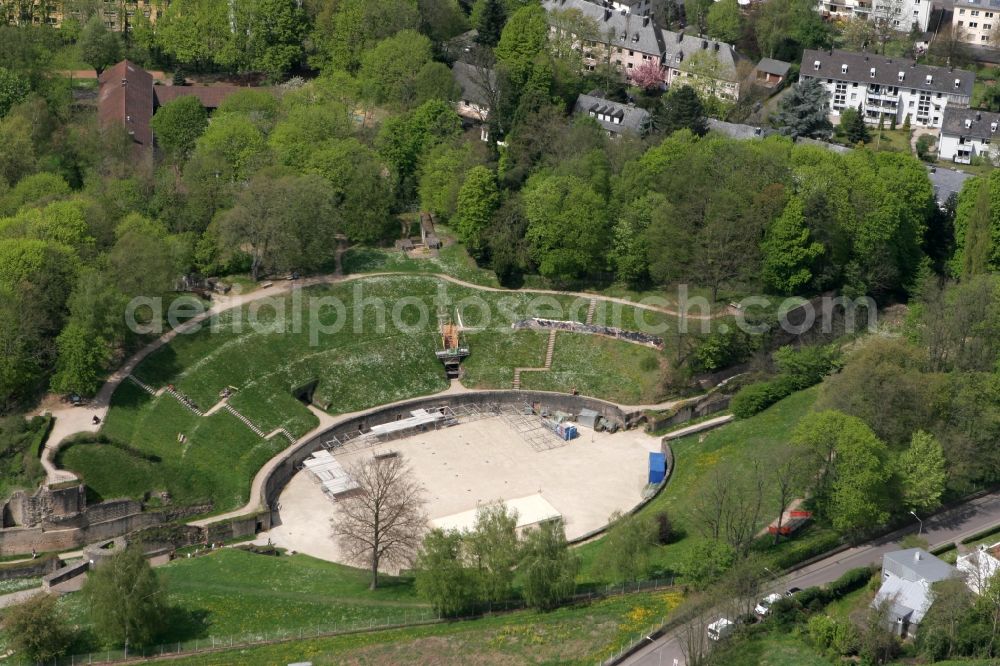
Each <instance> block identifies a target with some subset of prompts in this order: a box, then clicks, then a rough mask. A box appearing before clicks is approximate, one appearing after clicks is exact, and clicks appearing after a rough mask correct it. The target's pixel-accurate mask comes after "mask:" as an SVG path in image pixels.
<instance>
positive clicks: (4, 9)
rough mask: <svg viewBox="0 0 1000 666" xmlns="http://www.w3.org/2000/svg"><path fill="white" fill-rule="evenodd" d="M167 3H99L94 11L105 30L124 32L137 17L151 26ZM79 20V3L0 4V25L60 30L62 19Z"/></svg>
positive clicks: (28, 0) (33, 0) (15, 0)
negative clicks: (2, 23) (147, 20)
mask: <svg viewBox="0 0 1000 666" xmlns="http://www.w3.org/2000/svg"><path fill="white" fill-rule="evenodd" d="M169 2H170V0H101V2H98V3H97V11H98V14H99V15H100V17H101V20H102V21H104V25H106V26H107V27H108V29H109V30H115V31H123V30H127V29H128V28H129V26H130V25H131V24H132V23H133V21H134V20H135V18H136V17H137V16H140V15H141V16H144V17H146V18H147V19H149V20H150V21H151V22H153V23H155V22H156V19H158V18H160V16H162V15H163V11H164V10H165V9H166V8H167V5H168V4H169ZM68 17H73V18H77V19H79V20H81V21H82V20H83V14H82V12H81V9H80V6H79V3H74V2H72V0H69V1H63V0H0V21H2V22H5V23H9V24H12V25H51V26H53V27H56V28H58V27H60V26H61V25H62V22H63V19H65V18H68Z"/></svg>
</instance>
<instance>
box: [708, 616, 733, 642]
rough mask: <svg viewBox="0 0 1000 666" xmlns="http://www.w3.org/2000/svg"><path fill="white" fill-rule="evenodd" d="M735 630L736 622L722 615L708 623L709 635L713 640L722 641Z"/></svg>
mask: <svg viewBox="0 0 1000 666" xmlns="http://www.w3.org/2000/svg"><path fill="white" fill-rule="evenodd" d="M734 631H736V623H735V622H733V621H732V620H730V619H728V618H724V617H720V618H719V619H718V620H716V621H715V622H713V623H712V624H710V625H708V637H709V638H711V639H712V640H713V641H721V640H722V639H723V638H725V637H727V636H728V635H729V634H731V633H733V632H734Z"/></svg>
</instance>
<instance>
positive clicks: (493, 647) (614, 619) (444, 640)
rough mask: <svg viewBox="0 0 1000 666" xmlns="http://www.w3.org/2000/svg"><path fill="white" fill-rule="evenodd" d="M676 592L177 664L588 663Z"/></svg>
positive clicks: (642, 624) (645, 622) (661, 609)
mask: <svg viewBox="0 0 1000 666" xmlns="http://www.w3.org/2000/svg"><path fill="white" fill-rule="evenodd" d="M677 600H678V598H677V595H668V594H663V593H654V594H638V595H631V596H628V597H618V598H614V599H608V600H604V601H600V602H597V603H594V604H590V605H587V606H580V607H576V608H564V609H559V610H556V611H553V612H551V613H536V612H533V611H523V612H518V613H511V614H508V615H502V616H496V617H491V618H485V619H481V620H476V621H472V622H460V623H453V624H443V625H433V626H428V627H418V628H412V629H401V630H394V631H383V632H376V633H370V634H356V635H349V636H340V637H335V638H324V639H312V640H304V641H296V642H291V643H284V644H279V645H272V646H265V647H259V648H251V649H245V650H233V651H229V652H225V653H219V654H213V655H206V656H203V657H192V658H188V659H181V660H177V661H174V662H172V663H177V664H233V663H239V664H247V665H254V664H261V665H263V664H268V665H270V664H285V663H291V662H294V661H303V660H308V661H311V662H312V663H314V664H317V665H319V664H345V663H365V664H388V663H406V664H441V663H475V664H512V663H517V664H524V663H536V664H556V663H558V664H593V663H596V662H599V661H600V660H601V659H603V658H605V657H607V656H608V655H610V654H611V653H612V652H613V651H615V650H616V649H617V648H618V647H619V646H620V645H622V644H624V643H626V642H627V641H628V640H629V639H631V638H633V637H634V636H635V635H636V634H637V633H638V632H640V631H642V630H644V629H647V628H648V627H649V626H650V625H651V624H652V623H653V622H654V621H655V620H656V619H657V618H660V617H662V616H663V615H665V614H666V613H667V612H668V611H669V610H670V609H672V608H673V607H674V606H675V605H676V603H677Z"/></svg>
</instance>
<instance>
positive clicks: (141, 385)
mask: <svg viewBox="0 0 1000 666" xmlns="http://www.w3.org/2000/svg"><path fill="white" fill-rule="evenodd" d="M128 378H129V381H131V382H132V383H133V384H135V385H136V386H138V387H139V388H141V389H142V390H143V391H145V392H146V393H148V394H149V395H156V389H154V388H153V387H152V386H150V385H149V384H147V383H145V382H144V381H142V380H141V379H139V378H138V377H136V376H135V375H129V376H128Z"/></svg>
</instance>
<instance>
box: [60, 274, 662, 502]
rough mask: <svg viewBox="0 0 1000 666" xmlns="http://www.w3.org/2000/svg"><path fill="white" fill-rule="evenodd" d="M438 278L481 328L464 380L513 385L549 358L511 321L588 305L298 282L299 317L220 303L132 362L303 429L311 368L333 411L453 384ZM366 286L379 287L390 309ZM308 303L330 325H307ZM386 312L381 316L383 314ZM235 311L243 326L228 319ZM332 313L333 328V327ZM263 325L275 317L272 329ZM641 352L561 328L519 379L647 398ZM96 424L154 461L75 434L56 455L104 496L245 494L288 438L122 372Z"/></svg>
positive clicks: (537, 340) (417, 280)
mask: <svg viewBox="0 0 1000 666" xmlns="http://www.w3.org/2000/svg"><path fill="white" fill-rule="evenodd" d="M441 288H444V289H445V292H446V295H447V298H448V299H449V300H450V301H451V302H452V303H462V304H463V311H464V314H463V322H464V323H465V324H466V325H467V326H477V327H482V329H483V330H481V331H479V332H475V333H470V334H469V336H468V340H469V343H470V346H471V348H472V356H471V357H470V358H469V359H468V361H467V366H466V370H467V374H466V379H467V385H469V386H474V387H501V388H507V387H509V386H510V381H511V379H512V378H513V368H514V367H516V366H519V365H541V364H542V362H543V361H544V352H545V340H546V336H545V334H538V333H532V332H517V333H513V332H512V331H511V329H510V324H511V322H513V321H516V320H518V319H522V318H525V317H528V316H543V317H559V318H563V317H570V316H573V317H576V318H583V317H585V316H586V305H587V301H586V300H582V301H580V300H578V299H574V298H570V297H553V296H537V295H532V294H524V293H517V292H513V293H490V292H486V293H484V292H478V291H474V290H470V289H466V288H460V287H456V286H454V285H448V284H445V283H442V282H441V281H439V280H436V279H433V278H424V277H417V276H414V277H391V278H390V277H383V278H370V279H366V280H364V281H359V282H355V283H349V284H341V285H335V286H329V287H316V288H311V289H307V290H305V293H304V294H303V302H304V303H305V312H304V314H303V315H302V318H303V319H302V324H301V325H298V324H297V323H296V320H295V317H294V315H293V314H292V312H293V311H292V299H291V297H286V298H279V299H277V300H276V301H275V303H276V304H277V305H278V306H279V307H278V309H281V308H282V307H283V308H285V316H284V321H283V322H280V323H275V322H276V314H275V308H274V307H265V308H258V307H257V306H254V310H255V311H256V314H255V315H254V316H255V317H256V319H255V321H257V322H260V323H263V324H264V325H265V330H254V328H253V327H251V326H250V325H249V323H248V322H250V321H252V319H251V314H253V313H252V312H251V311H250V310H249V309H247V308H244V309H243V310H241V311H239V312H236V313H233V312H229V313H224V314H223V315H221V316H220V318H219V320H220V323H221V324H223V325H222V326H218V327H216V328H218V329H219V330H215V331H213V330H212V329H211V328H210V327H209V326H207V325H206V326H205V327H204V328H202V330H200V331H198V332H196V333H192V334H189V335H182V336H178V337H177V338H175V339H174V340H173V341H172V342H171V343H170V344H169V345H167V346H165V347H163V348H161V349H159V350H157V351H156V352H154V353H153V354H151V355H150V356H149V357H148V358H147V359H146V360H145V361H143V363H141V364H140V365H139V367H138V368H137V369H136V370H135V374H136V376H138V377H139V378H141V379H142V380H143V381H145V382H147V383H148V384H150V385H152V386H154V387H159V386H163V385H166V384H173V385H174V386H176V388H177V389H178V390H179V391H181V392H183V393H184V394H186V395H188V396H189V397H191V399H192V400H194V402H195V403H196V404H197V405H198V406H199V407H201V408H202V409H208V407H210V406H211V405H213V404H214V403H215V402H217V401H218V399H219V392H220V391H221V390H222V389H223V388H225V387H226V386H234V387H236V388H237V389H238V391H237V392H236V393H235V394H234V395H233V397H232V398H231V399H230V403H231V404H232V405H233V406H234V407H235V408H237V409H238V410H240V411H241V412H242V413H243V414H244V415H246V416H247V417H248V418H250V419H251V420H252V421H253V422H254V423H256V424H257V425H258V426H260V427H261V428H262V429H263V430H264V431H265V432H270V431H271V430H273V429H274V428H277V427H279V426H283V427H286V428H288V429H289V430H290V431H291V432H292V433H293V434H295V435H296V436H300V435H302V434H304V433H305V432H307V431H308V430H309V429H311V428H313V427H315V425H316V424H317V419H316V417H315V415H313V414H312V413H311V412H310V411H309V410H308V409H306V407H305V406H303V405H302V404H300V403H299V402H298V401H297V400H296V399H295V398H294V397H293V396H292V391H293V390H294V389H295V388H296V387H299V386H302V385H303V384H306V383H308V382H310V381H314V380H317V381H318V382H319V383H318V386H317V388H316V392H315V394H314V402H315V403H316V404H318V405H320V406H322V407H323V408H325V409H326V410H327V411H328V412H330V413H331V414H340V413H345V412H351V411H356V410H360V409H366V408H370V407H375V406H377V405H381V404H385V403H388V402H392V401H395V400H401V399H404V398H411V397H416V396H421V395H427V394H430V393H434V392H437V391H440V390H443V389H444V388H446V387H447V381H446V380H445V378H444V372H443V369H442V368H441V365H440V363H439V362H438V360H437V359H436V357H435V356H434V350H435V348H436V346H437V344H438V343H439V341H438V338H437V332H436V328H437V321H436V312H437V305H436V302H435V299H436V298H437V297H438V296H439V289H441ZM312 297H316V298H329V297H335V298H336V299H338V300H339V301H340V302H342V303H344V308H343V310H338V309H337V308H336V307H331V306H323V307H322V308H320V307H319V306H318V305H316V303H317V302H314V303H313V305H314V307H313V308H312V309H310V308H309V300H308V299H310V298H312ZM372 299H381V301H382V302H383V303H384V315H380V314H379V312H378V308H377V307H376V306H374V305H372V304H371V300H372ZM402 299H415V300H416V301H417V302H420V303H423V304H424V305H425V306H426V312H427V313H428V315H427V317H426V320H425V321H423V322H421V321H420V316H419V314H418V311H417V309H416V308H415V307H413V306H407V307H403V308H394V306H395V305H396V304H399V303H405V301H403V300H402ZM356 303H357V304H358V305H357V307H355V304H356ZM362 303H367V304H363V305H362ZM484 311H485V312H488V313H489V316H488V318H487V317H486V316H484V315H483V314H482V313H483V312H484ZM313 313H317V315H316V316H317V321H318V322H319V323H320V324H322V325H324V326H328V327H330V328H329V329H328V330H329V331H330V332H328V333H322V334H319V335H317V336H315V337H311V335H310V331H311V330H312V327H311V326H310V324H309V322H310V318H311V316H312V314H313ZM380 317H381V318H383V320H384V321H385V322H386V324H385V326H380V325H379V321H380ZM394 317H395V319H396V320H398V321H401V322H402V323H403V324H405V325H406V326H415V330H412V331H408V330H401V329H400V328H399V327H398V326H395V325H393V318H394ZM234 319H235V320H236V321H240V322H242V325H241V326H233V325H232V324H233V321H234ZM626 319H627V318H626ZM338 323H339V324H340V328H339V329H338V330H333V329H334V327H335V326H336V325H337V324H338ZM421 323H422V325H421V326H416V325H417V324H421ZM271 324H274V327H273V329H271V330H267V327H268V326H269V325H271ZM512 345H513V348H512ZM647 357H650V358H652V359H653V361H656V360H657V358H656V357H657V353H656V352H655V351H653V350H649V349H645V348H642V347H638V346H636V345H631V344H628V343H624V342H618V341H614V340H608V339H604V338H599V337H593V336H584V335H577V334H565V335H560V338H559V342H558V344H557V353H556V359H555V364H554V370H555V372H553V373H546V374H549V375H551V376H548V377H544V378H542V379H538V378H536V377H532V378H531V379H530V380H528V381H526V386H528V387H538V388H546V389H550V390H556V391H568V390H570V389H572V388H574V387H575V388H577V389H578V390H579V391H580V392H582V393H585V394H588V395H595V396H598V397H605V398H610V399H613V400H622V401H625V402H634V401H636V400H639V399H652V398H654V397H656V396H655V395H654V389H655V385H656V381H657V379H658V376H659V374H658V371H657V370H655V369H653V370H644V369H643V368H647V367H654V366H652V365H651V364H650V363H649V362H648V361H647V363H646V364H642V361H643V359H645V358H647ZM535 381H540V382H542V383H541V384H535V383H533V382H535ZM529 382H531V383H529ZM103 432H104V434H106V435H107V436H108V437H110V438H112V439H115V440H117V441H120V442H125V443H129V444H131V445H132V446H133V447H135V448H137V449H140V450H141V451H142V452H143V453H146V454H150V455H153V456H156V457H158V458H159V461H153V462H150V461H147V460H143V459H141V458H139V457H137V456H135V455H133V454H130V453H128V452H125V451H121V450H118V449H114V450H112V449H111V448H110V447H106V446H93V445H87V446H82V445H81V446H74V447H69V448H68V449H66V450H65V451H64V453H63V455H62V462H63V464H65V465H66V466H67V467H68V468H70V469H73V470H74V471H78V472H80V473H81V474H82V475H83V477H84V478H85V479H86V480H87V483H88V485H90V486H91V487H92V489H93V490H94V491H95V492H96V493H97V494H98V495H100V496H102V497H117V496H138V495H141V494H142V493H143V492H145V491H147V490H167V491H169V492H170V493H171V494H172V495H173V496H174V498H175V500H176V501H179V502H193V501H198V500H201V499H206V498H209V499H212V500H213V501H214V502H215V508H216V510H220V511H221V510H225V509H229V508H233V507H235V506H238V505H239V504H240V503H241V502H242V501H245V499H246V494H247V492H248V490H249V482H250V479H251V478H252V476H253V473H254V471H255V470H256V469H258V468H259V467H260V465H262V464H263V463H264V461H266V460H267V459H268V457H270V456H271V455H274V453H276V452H277V451H278V450H280V448H281V447H282V446H284V445H285V444H286V443H285V441H284V440H283V439H274V440H271V441H266V442H265V441H263V440H261V439H260V438H258V437H256V436H255V435H254V434H253V433H252V432H251V431H250V430H248V429H247V428H245V427H244V426H242V425H240V424H239V422H238V421H236V420H235V419H234V418H233V417H232V416H230V415H229V414H227V413H225V412H218V413H216V414H214V415H212V416H211V417H206V418H199V417H197V416H195V415H194V414H192V413H191V412H189V411H188V410H186V409H185V408H184V407H183V406H182V405H180V404H179V403H178V402H177V401H176V400H175V399H174V398H172V397H170V396H160V397H156V398H154V397H151V396H149V395H147V394H145V393H143V392H142V391H140V390H139V389H138V388H136V387H135V386H134V385H132V384H130V383H124V384H122V386H121V387H120V388H119V389H118V391H117V392H116V393H115V395H114V397H113V398H112V406H111V409H110V411H109V413H108V417H107V419H106V423H105V426H104V430H103ZM178 433H184V434H185V435H187V437H188V438H189V443H188V444H187V445H186V446H181V445H179V444H178V443H177V434H178ZM112 469H114V470H115V471H114V472H111V471H109V470H112Z"/></svg>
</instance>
